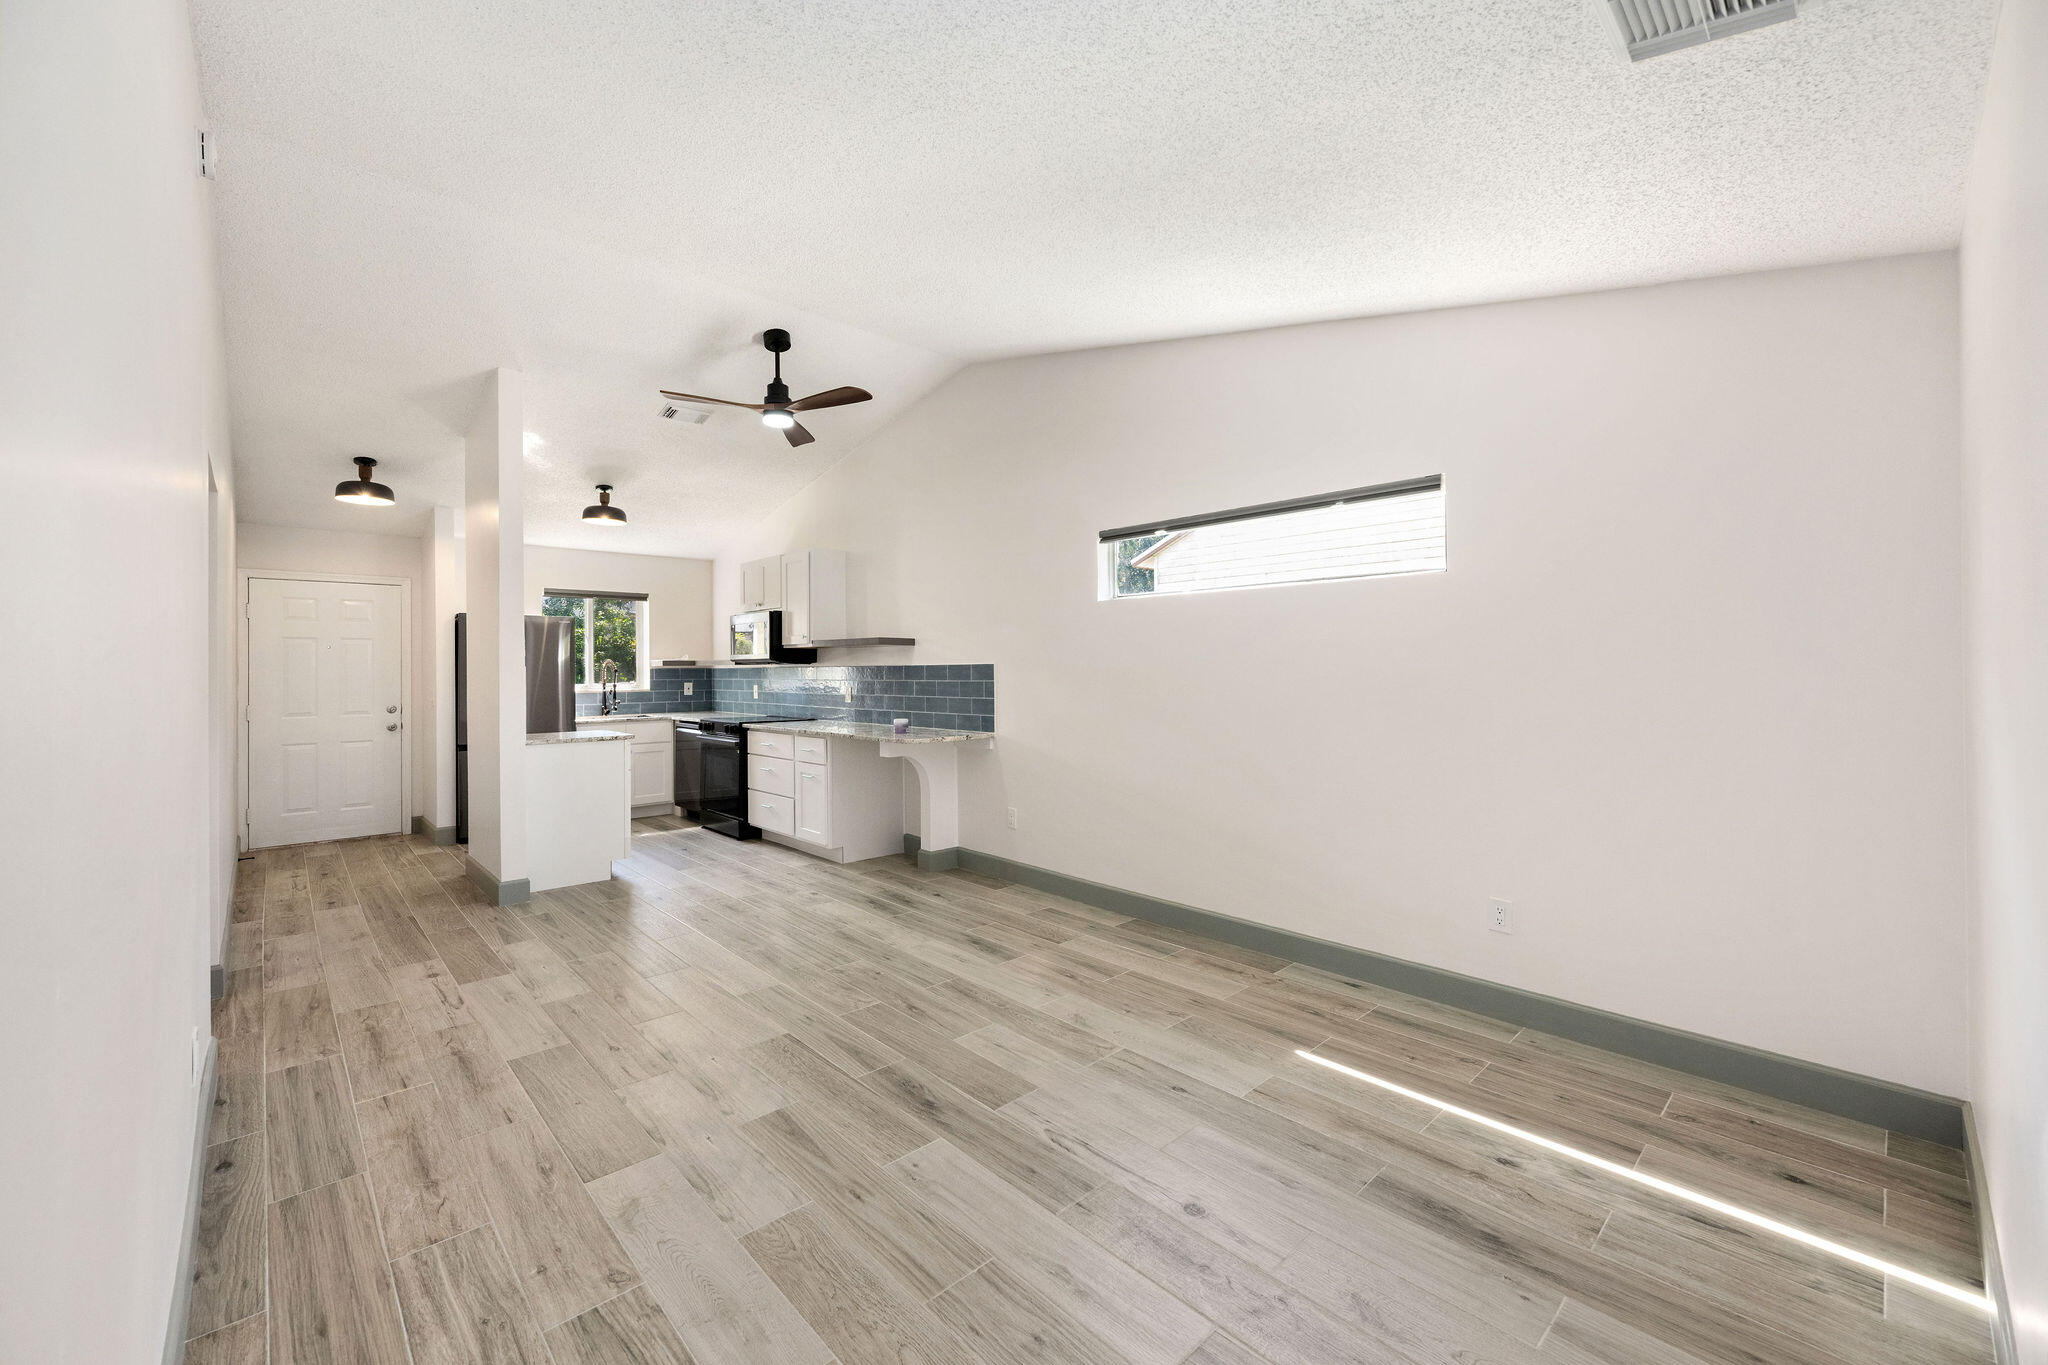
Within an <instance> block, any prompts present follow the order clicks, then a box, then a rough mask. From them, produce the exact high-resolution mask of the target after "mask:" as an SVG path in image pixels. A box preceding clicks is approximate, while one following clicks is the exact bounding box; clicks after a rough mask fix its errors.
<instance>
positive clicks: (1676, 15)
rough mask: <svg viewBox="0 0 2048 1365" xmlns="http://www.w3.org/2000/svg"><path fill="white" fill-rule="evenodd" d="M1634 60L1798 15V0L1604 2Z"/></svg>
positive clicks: (1602, 2)
mask: <svg viewBox="0 0 2048 1365" xmlns="http://www.w3.org/2000/svg"><path fill="white" fill-rule="evenodd" d="M1600 3H1601V4H1602V5H1603V6H1604V7H1605V8H1606V9H1607V11H1608V12H1609V13H1610V14H1611V15H1612V16H1613V19H1614V23H1615V27H1617V28H1618V29H1619V30H1620V31H1621V41H1622V45H1623V46H1624V47H1626V48H1627V49H1628V55H1629V57H1630V59H1631V60H1634V61H1638V62H1639V61H1641V60H1643V58H1645V57H1656V56H1661V55H1662V54H1664V53H1666V52H1676V51H1677V50H1678V49H1679V48H1681V47H1691V46H1692V45H1693V44H1695V43H1706V42H1712V41H1713V40H1714V39H1716V38H1726V37H1728V36H1730V35H1731V34H1736V33H1744V32H1747V31H1748V30H1750V29H1753V28H1762V27H1763V26H1764V25H1766V24H1776V23H1781V22H1783V21H1784V20H1786V19H1790V18H1792V17H1793V16H1795V15H1796V14H1798V12H1799V10H1798V0H1600Z"/></svg>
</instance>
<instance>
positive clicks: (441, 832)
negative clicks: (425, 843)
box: [412, 815, 455, 848]
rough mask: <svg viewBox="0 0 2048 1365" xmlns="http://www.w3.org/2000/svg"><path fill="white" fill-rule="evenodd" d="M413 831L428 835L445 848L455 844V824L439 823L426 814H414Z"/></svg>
mask: <svg viewBox="0 0 2048 1365" xmlns="http://www.w3.org/2000/svg"><path fill="white" fill-rule="evenodd" d="M412 832H413V833H414V834H424V835H426V836H427V837H428V838H429V839H432V840H433V841H434V842H435V843H437V844H439V845H440V846H441V847H443V848H453V847H454V846H455V826H453V825H437V824H435V823H434V822H433V821H432V820H429V819H428V818H427V817H426V816H424V815H415V816H413V818H412Z"/></svg>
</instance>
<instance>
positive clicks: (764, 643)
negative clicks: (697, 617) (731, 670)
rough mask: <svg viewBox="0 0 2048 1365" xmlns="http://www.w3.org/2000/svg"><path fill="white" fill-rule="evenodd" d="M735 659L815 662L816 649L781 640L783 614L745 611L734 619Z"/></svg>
mask: <svg viewBox="0 0 2048 1365" xmlns="http://www.w3.org/2000/svg"><path fill="white" fill-rule="evenodd" d="M732 661H733V662H734V663H736V664H814V663H816V662H817V661H818V651H817V650H815V649H794V648H791V647H789V646H786V645H784V644H783V643H782V613H781V612H779V611H743V612H741V613H740V614H739V615H737V616H735V617H733V618H732Z"/></svg>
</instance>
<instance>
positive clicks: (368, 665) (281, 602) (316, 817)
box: [249, 578, 405, 848]
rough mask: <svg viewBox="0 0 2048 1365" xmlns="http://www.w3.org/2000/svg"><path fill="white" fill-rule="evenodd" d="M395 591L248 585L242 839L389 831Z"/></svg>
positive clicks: (395, 777)
mask: <svg viewBox="0 0 2048 1365" xmlns="http://www.w3.org/2000/svg"><path fill="white" fill-rule="evenodd" d="M399 638H400V633H399V589H398V588H397V587H396V586H393V585H389V584H373V583H318V582H305V581H300V580H296V579H282V578H252V579H251V580H249V844H250V847H252V848H268V847H272V846H275V845H278V844H301V843H309V842H312V841H314V840H320V839H352V838H356V837H358V836H360V835H366V834H395V833H397V832H398V829H399V819H400V802H399V753H400V746H401V745H402V744H403V743H404V735H405V731H404V716H403V714H402V713H401V711H400V707H401V706H402V704H403V702H404V697H403V695H402V693H403V687H404V683H403V675H402V674H401V672H400V669H399Z"/></svg>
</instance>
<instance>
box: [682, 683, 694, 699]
mask: <svg viewBox="0 0 2048 1365" xmlns="http://www.w3.org/2000/svg"><path fill="white" fill-rule="evenodd" d="M683 695H684V696H686V697H694V696H696V695H697V684H695V683H693V682H686V683H684V684H683Z"/></svg>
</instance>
